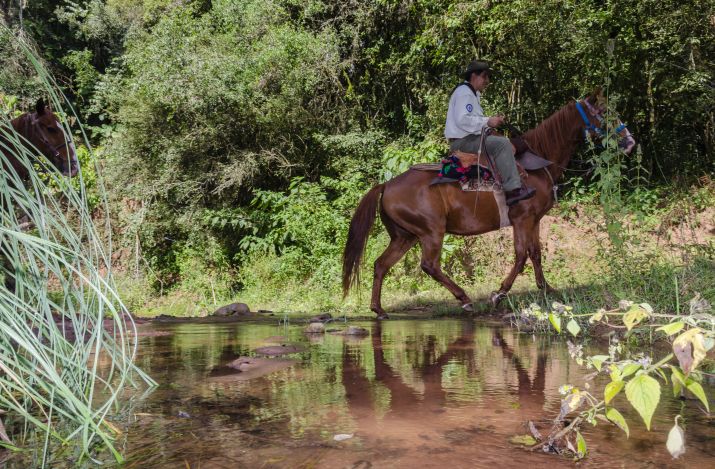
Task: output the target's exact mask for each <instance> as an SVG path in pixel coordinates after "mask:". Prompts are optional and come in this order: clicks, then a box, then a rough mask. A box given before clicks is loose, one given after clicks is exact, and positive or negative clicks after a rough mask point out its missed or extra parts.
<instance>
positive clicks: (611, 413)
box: [606, 407, 631, 437]
mask: <svg viewBox="0 0 715 469" xmlns="http://www.w3.org/2000/svg"><path fill="white" fill-rule="evenodd" d="M606 418H607V419H608V420H610V421H611V422H613V423H614V424H615V425H616V426H617V427H618V428H620V429H621V430H623V431H624V432H626V437H630V436H631V433H630V430H629V429H628V424H627V423H626V419H624V418H623V415H621V413H620V412H618V411H617V410H616V409H614V408H613V407H609V408H608V409H606Z"/></svg>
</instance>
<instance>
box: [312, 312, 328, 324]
mask: <svg viewBox="0 0 715 469" xmlns="http://www.w3.org/2000/svg"><path fill="white" fill-rule="evenodd" d="M332 319H333V315H332V314H330V313H323V314H319V315H317V316H313V317H312V318H310V319H309V320H308V322H328V321H331V320H332Z"/></svg>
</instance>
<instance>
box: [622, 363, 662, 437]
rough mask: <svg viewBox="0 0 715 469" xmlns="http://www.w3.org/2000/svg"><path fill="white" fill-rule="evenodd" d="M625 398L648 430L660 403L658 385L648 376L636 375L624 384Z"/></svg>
mask: <svg viewBox="0 0 715 469" xmlns="http://www.w3.org/2000/svg"><path fill="white" fill-rule="evenodd" d="M626 397H627V398H628V402H630V403H631V405H632V406H633V408H635V409H636V410H637V411H638V413H639V414H640V416H641V418H643V422H645V426H646V428H647V429H648V430H650V421H651V419H652V418H653V413H654V412H655V408H656V407H658V402H659V401H660V383H658V381H656V380H655V379H654V378H652V377H650V376H648V375H645V374H643V375H638V376H636V377H635V378H633V379H632V380H630V381H629V382H628V384H626Z"/></svg>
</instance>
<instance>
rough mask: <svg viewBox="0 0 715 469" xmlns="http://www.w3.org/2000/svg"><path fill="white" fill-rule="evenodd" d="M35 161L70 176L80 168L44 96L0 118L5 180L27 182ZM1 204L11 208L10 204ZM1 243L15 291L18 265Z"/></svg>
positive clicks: (1, 261)
mask: <svg viewBox="0 0 715 469" xmlns="http://www.w3.org/2000/svg"><path fill="white" fill-rule="evenodd" d="M32 155H38V156H39V155H42V156H44V158H45V159H46V160H47V161H49V163H50V164H51V166H50V167H49V168H48V165H47V164H46V162H45V161H43V160H42V158H33V157H32ZM35 163H39V166H40V167H41V168H43V169H51V168H54V169H57V170H58V171H59V172H60V173H62V174H63V175H65V176H70V177H73V176H75V175H77V172H78V171H79V163H78V162H77V153H76V151H75V147H74V144H73V143H72V139H71V138H70V137H69V136H68V135H67V133H66V132H65V129H64V128H63V126H62V125H61V124H60V121H59V119H58V118H57V116H56V115H55V113H54V112H52V110H51V109H50V108H49V106H47V105H46V104H45V103H44V101H43V100H39V101H38V102H37V104H36V105H35V111H34V112H26V113H24V114H22V115H21V116H19V117H17V118H15V119H12V120H11V121H9V122H7V121H5V122H3V121H0V168H1V169H2V171H3V174H2V175H0V180H1V181H2V183H3V184H7V185H8V186H12V187H17V186H19V185H22V184H25V183H26V182H27V180H28V178H29V176H30V171H31V170H32V165H33V164H35ZM2 203H3V204H7V203H9V201H8V200H5V198H3V201H2ZM0 208H2V210H8V209H10V208H9V207H7V206H3V207H0ZM10 210H12V209H10ZM29 226H32V223H31V222H26V223H23V224H21V225H20V229H22V230H23V231H24V230H26V229H27V227H29ZM2 243H3V240H2V239H1V238H0V269H2V270H4V271H5V272H4V274H5V282H4V283H5V287H6V288H7V289H8V290H9V291H15V274H14V271H15V269H14V267H13V266H12V264H11V262H10V260H9V259H8V257H7V256H6V255H5V254H4V251H5V246H3V245H2Z"/></svg>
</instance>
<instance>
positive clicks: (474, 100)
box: [444, 60, 536, 205]
mask: <svg viewBox="0 0 715 469" xmlns="http://www.w3.org/2000/svg"><path fill="white" fill-rule="evenodd" d="M491 74H492V69H491V68H489V64H488V63H487V62H484V61H479V60H475V61H473V62H471V63H470V64H469V65H468V66H467V69H466V70H465V72H464V81H463V82H462V83H460V84H459V85H457V87H456V88H455V89H454V91H453V92H452V96H451V97H450V98H449V109H448V110H447V122H446V124H445V129H444V136H445V137H446V138H447V140H448V141H449V149H450V151H458V150H459V151H462V152H465V153H478V152H479V143H480V140H481V133H482V128H484V127H491V128H495V127H499V126H500V125H502V124H503V123H504V117H503V116H501V115H497V116H491V117H487V116H485V115H484V111H483V110H482V106H481V104H480V99H481V96H482V95H481V93H482V92H483V91H484V90H485V89H486V87H487V86H488V85H489V80H490V77H491ZM485 147H486V150H487V153H488V154H489V155H490V156H491V157H492V159H493V160H494V164H495V165H496V167H497V170H498V171H499V174H500V175H501V177H502V181H503V182H502V189H504V191H505V192H506V203H507V205H514V204H515V203H517V202H519V201H520V200H524V199H528V198H530V197H533V196H534V194H535V193H536V191H535V190H534V189H533V188H531V187H527V186H524V185H522V184H521V178H520V177H519V171H518V170H517V168H516V161H515V160H514V150H513V148H512V146H511V143H510V142H509V139H507V138H505V137H500V136H497V135H489V136H488V137H487V140H486V142H485Z"/></svg>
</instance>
